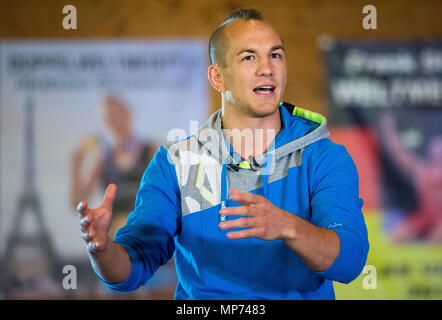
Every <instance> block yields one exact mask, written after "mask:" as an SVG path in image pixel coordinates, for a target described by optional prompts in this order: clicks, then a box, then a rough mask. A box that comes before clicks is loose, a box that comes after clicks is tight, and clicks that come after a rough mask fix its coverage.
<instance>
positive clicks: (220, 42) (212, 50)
mask: <svg viewBox="0 0 442 320" xmlns="http://www.w3.org/2000/svg"><path fill="white" fill-rule="evenodd" d="M239 19H242V20H259V21H264V19H263V17H262V14H261V12H260V11H259V10H257V9H255V8H243V9H236V10H235V11H233V12H232V14H231V15H229V16H228V17H227V18H226V20H224V21H223V23H221V24H220V25H219V26H218V27H217V28H216V29H215V31H213V33H212V35H211V36H210V40H209V57H210V63H211V64H215V63H219V64H220V65H221V66H225V65H226V59H225V55H224V53H225V50H224V49H225V45H226V43H225V37H224V28H225V27H226V25H228V24H229V23H230V22H232V21H235V20H239Z"/></svg>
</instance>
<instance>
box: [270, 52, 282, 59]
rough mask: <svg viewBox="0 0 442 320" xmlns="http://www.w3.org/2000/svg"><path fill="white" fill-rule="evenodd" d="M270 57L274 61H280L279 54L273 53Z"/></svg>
mask: <svg viewBox="0 0 442 320" xmlns="http://www.w3.org/2000/svg"><path fill="white" fill-rule="evenodd" d="M271 57H272V58H274V59H281V54H280V53H276V52H275V53H272V54H271Z"/></svg>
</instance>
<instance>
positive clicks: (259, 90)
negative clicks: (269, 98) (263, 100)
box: [253, 85, 275, 95]
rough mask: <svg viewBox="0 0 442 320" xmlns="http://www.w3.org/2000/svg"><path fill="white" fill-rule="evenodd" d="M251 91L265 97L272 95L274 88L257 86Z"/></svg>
mask: <svg viewBox="0 0 442 320" xmlns="http://www.w3.org/2000/svg"><path fill="white" fill-rule="evenodd" d="M253 91H254V92H255V93H258V94H266V95H267V94H272V93H273V91H275V86H272V85H265V86H259V87H256V88H255V89H253Z"/></svg>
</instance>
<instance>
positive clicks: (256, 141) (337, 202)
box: [78, 9, 369, 299]
mask: <svg viewBox="0 0 442 320" xmlns="http://www.w3.org/2000/svg"><path fill="white" fill-rule="evenodd" d="M209 49H210V50H209V51H210V58H211V65H210V66H209V68H208V78H209V81H210V83H211V85H212V87H213V88H214V89H215V90H217V91H218V92H220V93H221V97H222V108H221V109H220V110H218V111H217V112H215V113H214V114H213V115H212V116H210V118H209V119H208V121H207V122H206V124H204V125H203V126H202V127H201V128H200V129H199V131H198V133H197V134H195V135H192V136H190V137H188V138H187V139H184V140H181V141H178V142H174V143H169V144H166V145H163V146H161V147H160V148H159V150H158V151H157V153H156V155H155V157H154V159H153V160H152V161H151V162H150V164H149V166H148V168H147V169H146V171H145V173H144V175H143V177H142V180H141V184H140V189H139V191H138V194H137V197H136V200H135V209H134V211H133V212H132V213H131V214H130V216H129V218H128V220H127V223H126V225H125V226H124V227H122V228H121V229H119V230H118V232H117V234H116V236H115V238H114V239H113V240H112V239H110V238H109V236H108V230H109V225H110V222H111V219H112V202H113V200H114V198H115V194H116V186H115V185H114V184H110V185H109V187H108V188H107V190H106V193H105V198H104V201H103V203H102V205H101V206H100V207H98V208H95V209H90V208H88V207H87V203H86V202H85V201H82V202H81V203H80V204H79V206H78V210H79V212H80V215H81V217H82V219H81V222H80V226H81V230H82V232H83V233H82V236H83V239H84V240H85V241H86V243H87V247H88V252H89V256H90V259H91V263H92V266H93V268H94V271H95V273H96V274H97V276H98V277H99V278H100V279H101V280H102V281H103V282H104V283H105V284H106V285H107V286H108V287H110V288H112V289H115V290H119V291H129V290H135V289H137V288H138V287H140V286H141V285H143V284H145V283H146V281H147V280H148V279H149V278H150V277H151V276H152V275H153V273H154V272H155V271H156V270H157V269H158V268H159V267H160V266H161V265H163V264H165V263H166V262H167V261H168V260H169V259H170V258H171V257H172V255H174V256H175V265H176V270H177V274H178V284H177V288H176V292H175V298H176V299H334V298H335V295H334V290H333V281H339V282H343V283H348V282H350V281H352V280H354V279H355V278H356V277H357V276H358V275H359V274H360V272H361V270H362V268H363V266H364V264H365V261H366V257H367V253H368V247H369V245H368V239H367V229H366V226H365V222H364V218H363V215H362V212H361V207H362V203H363V201H362V199H360V198H359V188H358V183H359V182H358V173H357V170H356V167H355V165H354V163H353V160H352V159H351V157H350V155H349V154H348V152H347V151H346V149H345V147H343V146H342V145H338V144H335V143H334V142H332V141H331V140H329V133H328V131H327V127H326V125H327V120H326V119H325V118H324V117H323V116H322V115H320V114H317V113H314V112H311V111H308V110H304V109H301V108H299V107H295V106H292V105H290V104H288V103H285V102H280V101H282V97H283V93H284V89H285V85H286V76H287V72H286V71H287V68H286V57H285V49H284V45H283V42H282V39H281V37H280V35H279V34H278V33H277V32H276V31H275V29H274V28H273V27H272V26H271V25H270V24H269V23H267V22H266V21H264V20H263V19H262V17H261V14H260V13H259V11H257V10H255V9H240V10H237V11H235V12H234V13H233V14H232V15H231V16H229V17H228V18H227V20H226V21H225V22H224V23H223V24H221V25H220V26H219V27H218V28H217V29H216V30H215V32H214V33H213V35H212V37H211V41H210V45H209Z"/></svg>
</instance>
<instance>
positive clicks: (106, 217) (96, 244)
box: [77, 183, 117, 253]
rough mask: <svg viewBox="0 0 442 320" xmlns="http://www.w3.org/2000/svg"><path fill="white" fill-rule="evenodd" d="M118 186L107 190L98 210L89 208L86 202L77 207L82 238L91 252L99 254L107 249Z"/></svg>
mask: <svg viewBox="0 0 442 320" xmlns="http://www.w3.org/2000/svg"><path fill="white" fill-rule="evenodd" d="M116 192H117V186H116V185H115V184H113V183H111V184H109V185H108V187H107V188H106V191H105V194H104V199H103V202H102V203H101V205H100V206H99V207H98V208H95V209H92V208H88V204H87V202H86V201H81V202H80V203H79V204H78V206H77V211H78V212H79V214H80V218H81V220H80V230H81V232H82V234H81V236H82V238H83V240H84V241H85V242H86V244H87V248H88V250H89V252H92V253H97V252H101V251H103V250H104V249H106V247H107V244H108V243H109V239H110V237H109V229H110V225H111V222H112V204H113V202H114V200H115V196H116Z"/></svg>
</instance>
